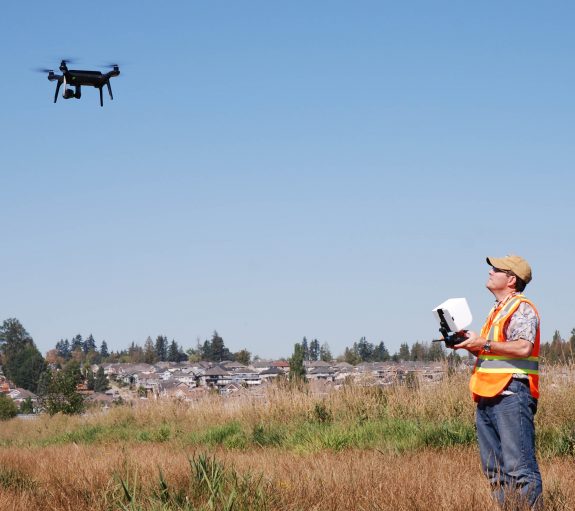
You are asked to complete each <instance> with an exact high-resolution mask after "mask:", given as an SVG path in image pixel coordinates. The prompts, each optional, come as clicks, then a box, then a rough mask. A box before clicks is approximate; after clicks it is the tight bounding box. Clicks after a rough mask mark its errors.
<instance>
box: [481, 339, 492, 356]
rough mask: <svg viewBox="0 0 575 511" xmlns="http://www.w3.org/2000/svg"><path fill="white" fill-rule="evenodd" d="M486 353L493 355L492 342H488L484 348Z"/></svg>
mask: <svg viewBox="0 0 575 511" xmlns="http://www.w3.org/2000/svg"><path fill="white" fill-rule="evenodd" d="M481 349H482V350H483V351H484V352H485V353H491V341H487V342H486V343H485V344H484V345H483V348H481Z"/></svg>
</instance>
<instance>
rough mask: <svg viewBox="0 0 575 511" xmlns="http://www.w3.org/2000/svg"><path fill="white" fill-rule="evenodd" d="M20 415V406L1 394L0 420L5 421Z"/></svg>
mask: <svg viewBox="0 0 575 511" xmlns="http://www.w3.org/2000/svg"><path fill="white" fill-rule="evenodd" d="M16 415H18V407H17V406H16V403H14V401H12V399H11V398H9V397H8V396H5V395H4V394H0V420H2V421H5V420H8V419H12V418H13V417H16Z"/></svg>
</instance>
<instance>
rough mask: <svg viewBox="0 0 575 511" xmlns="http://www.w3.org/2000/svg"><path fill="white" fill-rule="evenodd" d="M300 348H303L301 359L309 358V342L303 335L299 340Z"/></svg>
mask: <svg viewBox="0 0 575 511" xmlns="http://www.w3.org/2000/svg"><path fill="white" fill-rule="evenodd" d="M301 348H302V350H303V359H304V360H309V344H308V342H307V337H304V338H303V339H302V341H301Z"/></svg>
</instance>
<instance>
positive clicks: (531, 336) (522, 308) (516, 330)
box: [506, 302, 539, 343]
mask: <svg viewBox="0 0 575 511" xmlns="http://www.w3.org/2000/svg"><path fill="white" fill-rule="evenodd" d="M538 323H539V319H538V318H537V313H536V312H535V310H534V309H533V307H532V306H531V305H530V304H529V303H527V302H521V304H520V305H519V307H518V308H517V310H516V311H515V312H514V314H513V316H511V319H510V320H509V325H508V326H507V332H506V337H507V340H508V341H517V340H518V339H525V340H526V341H529V342H531V343H534V342H535V335H536V333H537V326H538Z"/></svg>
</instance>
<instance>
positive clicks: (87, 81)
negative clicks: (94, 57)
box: [39, 60, 120, 106]
mask: <svg viewBox="0 0 575 511" xmlns="http://www.w3.org/2000/svg"><path fill="white" fill-rule="evenodd" d="M69 62H70V61H69V60H62V62H60V67H59V69H60V71H61V72H62V74H61V75H60V74H56V73H54V71H53V70H52V69H40V70H39V71H41V72H43V73H48V80H50V81H51V82H58V83H57V84H56V93H55V94H54V103H56V101H58V93H59V92H60V87H61V86H62V84H64V90H63V92H62V97H63V98H64V99H72V98H75V99H80V98H81V97H82V85H84V86H90V87H95V88H96V89H98V90H99V91H100V106H104V96H103V93H102V89H103V88H104V85H106V86H107V87H108V93H109V94H110V99H114V96H113V95H112V87H111V86H110V78H113V77H114V76H118V75H119V74H120V67H119V66H118V64H110V65H109V66H107V67H109V68H111V71H109V72H108V73H102V72H100V71H83V70H79V69H68V63H69ZM68 87H70V88H68ZM71 87H74V90H72V88H71Z"/></svg>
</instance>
